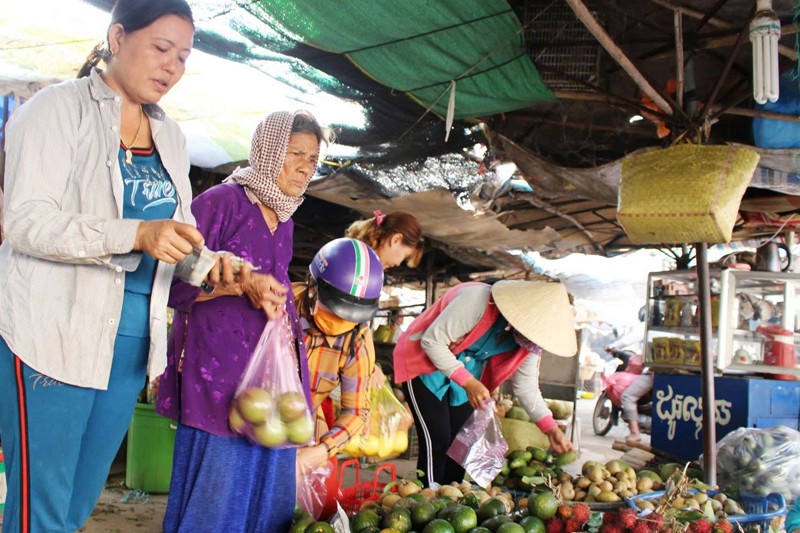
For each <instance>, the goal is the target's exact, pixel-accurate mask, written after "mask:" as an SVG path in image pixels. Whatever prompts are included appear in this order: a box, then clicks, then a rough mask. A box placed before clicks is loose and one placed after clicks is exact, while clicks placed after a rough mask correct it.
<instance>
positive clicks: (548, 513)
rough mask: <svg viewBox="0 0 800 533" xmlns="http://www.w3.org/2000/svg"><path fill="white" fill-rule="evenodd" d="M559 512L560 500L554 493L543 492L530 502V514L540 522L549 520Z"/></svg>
mask: <svg viewBox="0 0 800 533" xmlns="http://www.w3.org/2000/svg"><path fill="white" fill-rule="evenodd" d="M556 511H558V500H557V499H556V497H555V495H554V494H553V493H552V492H541V493H539V494H536V495H534V496H531V497H530V499H529V500H528V512H529V513H530V514H531V516H535V517H537V518H539V519H540V520H549V519H551V518H553V517H554V516H555V515H556Z"/></svg>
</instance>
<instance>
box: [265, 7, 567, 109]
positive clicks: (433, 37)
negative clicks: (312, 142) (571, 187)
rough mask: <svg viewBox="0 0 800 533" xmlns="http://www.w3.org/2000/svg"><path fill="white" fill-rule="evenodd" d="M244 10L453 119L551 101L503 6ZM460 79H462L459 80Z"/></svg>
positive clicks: (516, 24) (512, 16)
mask: <svg viewBox="0 0 800 533" xmlns="http://www.w3.org/2000/svg"><path fill="white" fill-rule="evenodd" d="M250 9H251V10H252V11H253V12H254V14H256V15H257V16H258V17H259V18H263V19H264V20H265V21H267V22H268V23H271V24H274V25H275V26H276V27H277V29H278V30H279V31H280V32H281V33H284V34H286V35H287V36H288V37H289V38H291V39H293V40H296V41H298V42H302V43H305V44H307V45H311V46H314V47H316V48H319V49H320V54H325V53H336V54H345V55H346V56H347V57H348V58H349V59H350V60H351V61H352V62H353V63H354V64H356V66H358V67H359V68H360V69H361V70H362V71H363V72H364V73H365V74H366V75H368V76H370V77H371V78H373V79H374V80H376V81H378V82H379V83H382V84H384V85H386V86H388V87H391V88H393V89H396V90H399V91H403V92H406V93H408V94H409V95H410V96H411V97H412V98H414V99H416V100H417V101H418V102H420V103H421V104H422V105H423V106H425V107H428V106H431V105H433V104H434V102H436V101H437V99H438V102H437V103H436V104H435V105H433V111H435V112H436V113H438V114H439V115H442V116H444V115H445V114H446V113H447V106H448V102H449V97H450V93H449V92H448V88H449V87H450V82H451V80H454V79H457V78H459V77H461V76H463V77H462V78H461V79H458V81H457V87H456V106H455V118H456V119H463V118H469V117H476V116H486V115H492V114H496V113H501V112H504V111H511V110H514V109H519V108H522V107H528V106H531V105H534V104H536V103H538V102H543V101H551V100H553V99H554V96H553V94H552V93H551V92H550V90H549V89H548V88H547V87H546V86H545V85H544V83H542V80H541V79H540V78H539V74H538V73H537V71H536V68H535V67H534V66H533V62H532V61H531V60H530V58H529V57H528V54H527V52H526V50H525V45H524V43H523V39H522V33H521V32H520V31H519V30H520V28H521V25H520V22H519V19H518V18H517V16H516V15H515V14H514V12H513V11H512V10H511V8H510V7H509V5H508V3H507V2H505V1H504V0H480V1H476V0H473V1H463V0H437V1H436V2H429V1H428V0H404V1H402V2H397V1H389V0H382V1H373V2H364V1H363V0H335V1H333V0H299V1H298V0H261V1H260V2H258V3H256V4H254V5H253V6H251V7H250ZM465 73H467V74H466V75H465Z"/></svg>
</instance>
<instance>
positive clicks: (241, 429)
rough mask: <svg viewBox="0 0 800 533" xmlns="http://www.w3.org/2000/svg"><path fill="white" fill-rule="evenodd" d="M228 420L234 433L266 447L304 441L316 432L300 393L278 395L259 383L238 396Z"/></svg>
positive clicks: (298, 443) (297, 443) (296, 443)
mask: <svg viewBox="0 0 800 533" xmlns="http://www.w3.org/2000/svg"><path fill="white" fill-rule="evenodd" d="M228 424H229V425H230V427H231V429H232V430H233V431H234V432H235V433H238V434H240V435H244V436H246V437H247V438H249V439H250V440H251V441H253V442H254V443H256V444H260V445H261V446H267V447H278V446H287V445H300V444H305V443H307V442H308V441H309V440H310V439H311V437H312V436H313V434H314V422H313V421H312V419H311V414H310V412H309V409H308V404H307V403H306V399H305V397H304V396H303V395H302V394H301V393H299V392H286V393H283V394H281V395H280V396H278V397H277V398H275V396H274V395H272V394H270V393H269V392H268V391H266V390H264V389H261V388H258V387H250V388H247V389H245V390H244V391H242V393H241V394H239V396H237V397H236V399H235V400H234V401H233V404H232V405H231V408H230V411H229V412H228Z"/></svg>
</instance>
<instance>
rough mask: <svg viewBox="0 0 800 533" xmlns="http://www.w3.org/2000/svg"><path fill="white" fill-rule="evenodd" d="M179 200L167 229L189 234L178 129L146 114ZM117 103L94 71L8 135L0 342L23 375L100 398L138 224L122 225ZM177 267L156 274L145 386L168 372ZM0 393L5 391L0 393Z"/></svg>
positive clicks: (29, 108)
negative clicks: (91, 391)
mask: <svg viewBox="0 0 800 533" xmlns="http://www.w3.org/2000/svg"><path fill="white" fill-rule="evenodd" d="M145 113H146V115H147V116H148V118H149V121H150V128H151V131H152V134H153V142H154V143H155V146H156V149H157V150H158V153H159V155H160V156H161V160H162V162H163V163H164V168H165V169H166V170H167V172H168V173H169V176H170V178H171V179H172V182H173V184H174V186H175V189H176V191H177V195H178V208H177V209H176V210H175V215H174V217H173V219H174V220H177V221H179V222H186V223H190V224H194V218H193V217H192V213H191V200H192V190H191V184H190V182H189V153H188V151H187V148H186V138H185V137H184V136H183V134H182V133H181V130H180V128H179V127H178V125H177V124H176V123H175V122H174V121H173V120H171V119H169V118H167V117H166V115H165V114H164V112H163V111H162V110H161V108H159V107H158V106H156V105H148V106H145ZM119 124H120V97H119V96H118V95H117V94H116V93H115V92H114V91H113V90H112V89H111V88H109V87H108V86H107V85H106V84H105V82H103V80H102V78H101V77H100V74H99V73H98V71H93V72H92V74H91V76H89V77H87V78H83V79H80V80H70V81H66V82H64V83H61V84H58V85H55V86H52V87H48V88H45V89H43V90H41V91H39V93H37V94H36V95H35V96H34V97H33V98H31V99H30V100H29V101H28V102H27V103H25V105H23V106H21V107H20V108H19V109H18V110H17V111H16V112H15V113H14V114H13V116H12V117H11V119H10V120H9V122H8V125H7V128H6V134H7V137H6V157H7V159H6V173H5V188H6V190H5V196H6V197H5V213H4V219H3V230H4V232H5V241H4V242H3V244H2V246H0V335H2V337H3V339H4V340H5V341H6V343H7V344H8V345H9V347H10V348H11V350H12V351H13V352H14V353H15V354H16V355H17V356H18V357H19V358H20V359H21V360H22V361H24V362H25V363H26V364H27V365H28V366H30V367H31V368H33V369H35V370H36V371H37V372H41V373H42V374H45V375H47V376H49V377H51V378H54V379H56V380H58V381H61V382H64V383H69V384H71V385H77V386H80V387H91V388H95V389H106V388H107V386H108V378H109V374H110V372H111V362H112V358H113V354H114V339H115V337H116V334H117V327H118V326H119V319H120V314H121V311H122V299H123V295H124V290H125V289H124V285H123V284H122V282H121V280H124V274H122V273H121V271H122V270H126V271H133V270H135V269H136V267H137V266H138V263H139V260H140V259H141V254H139V253H135V252H133V244H134V242H135V239H136V232H137V229H138V227H139V221H138V220H133V219H123V218H122V206H123V194H124V184H123V183H122V174H121V173H120V169H119V163H118V157H117V155H118V151H119V142H120V137H119ZM174 268H175V267H174V266H173V265H168V264H166V263H163V262H159V263H158V267H157V269H156V275H155V280H154V283H153V292H152V296H151V307H150V361H149V373H150V376H151V378H152V377H155V376H158V375H160V374H161V373H162V372H163V369H164V368H165V366H166V340H167V339H166V332H167V320H166V311H167V298H168V296H169V289H170V285H171V282H172V274H173V271H174ZM0 386H10V385H9V384H0Z"/></svg>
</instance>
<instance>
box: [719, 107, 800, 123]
mask: <svg viewBox="0 0 800 533" xmlns="http://www.w3.org/2000/svg"><path fill="white" fill-rule="evenodd" d="M713 107H714V111H720V110H723V107H722V106H720V105H715V106H713ZM720 115H737V116H740V117H753V118H768V119H770V120H780V121H781V122H794V123H798V124H800V117H796V116H794V115H784V114H783V113H773V112H772V111H763V110H761V109H745V108H743V107H732V108H730V109H727V110H725V111H724V113H720Z"/></svg>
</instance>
